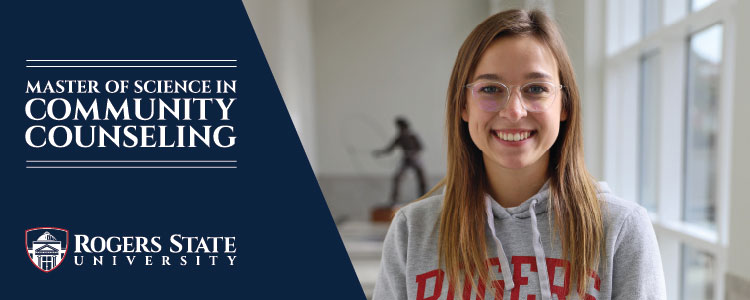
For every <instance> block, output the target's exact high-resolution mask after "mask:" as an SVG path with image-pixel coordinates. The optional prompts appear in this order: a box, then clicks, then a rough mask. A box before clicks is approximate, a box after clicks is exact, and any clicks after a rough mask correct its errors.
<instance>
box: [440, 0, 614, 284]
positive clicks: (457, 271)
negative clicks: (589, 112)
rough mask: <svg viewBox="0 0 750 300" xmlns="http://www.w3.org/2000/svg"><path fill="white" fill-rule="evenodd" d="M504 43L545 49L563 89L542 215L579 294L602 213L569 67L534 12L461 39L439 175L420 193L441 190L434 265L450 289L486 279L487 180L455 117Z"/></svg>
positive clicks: (496, 18)
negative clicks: (480, 69) (488, 54)
mask: <svg viewBox="0 0 750 300" xmlns="http://www.w3.org/2000/svg"><path fill="white" fill-rule="evenodd" d="M508 36H530V37H534V38H536V39H538V40H539V41H540V42H541V43H542V44H544V45H546V46H547V47H548V48H549V50H550V51H551V53H552V54H553V56H554V57H555V59H556V61H557V66H558V70H559V77H560V84H562V85H563V86H565V88H564V89H563V90H562V91H563V93H562V103H563V104H562V105H563V107H562V109H563V111H565V112H566V113H567V119H566V120H565V121H563V122H561V124H560V133H559V135H558V137H557V139H556V140H555V143H554V144H553V145H552V147H551V148H550V150H549V151H550V160H549V166H548V170H547V174H548V176H549V178H550V180H549V188H550V201H549V202H548V205H549V207H548V211H550V212H552V213H553V214H554V215H553V216H554V219H555V222H554V225H555V230H554V232H555V233H557V234H559V236H560V242H561V243H562V253H563V258H567V259H568V260H569V261H570V271H571V273H570V274H571V275H572V278H571V279H573V281H572V282H573V283H575V284H576V286H577V287H578V291H579V293H582V292H583V291H586V288H587V286H588V281H589V280H588V278H589V276H590V274H591V273H590V272H591V271H594V270H597V268H598V265H599V259H600V252H601V249H602V248H601V244H602V240H603V234H604V233H603V227H604V225H603V221H602V210H601V207H600V203H599V199H598V198H597V190H596V187H595V184H594V180H593V178H592V177H591V175H590V174H589V173H588V170H587V169H586V166H585V164H584V160H583V140H582V137H581V113H580V96H579V94H578V85H577V84H576V80H575V76H574V73H573V67H572V65H571V62H570V58H569V57H568V53H567V51H566V49H565V45H564V43H563V40H562V37H561V36H560V33H559V31H558V29H557V25H556V24H555V23H554V22H553V21H552V20H550V18H548V17H547V16H546V15H545V14H544V13H543V12H541V11H537V10H532V11H524V10H508V11H504V12H501V13H498V14H495V15H493V16H491V17H489V18H488V19H487V20H485V21H484V22H482V23H481V24H479V25H478V26H477V27H476V28H475V29H474V30H473V31H472V32H471V33H470V34H469V36H468V37H467V38H466V40H465V41H464V43H463V45H462V46H461V48H460V50H459V52H458V56H457V57H456V63H455V65H454V66H453V72H452V73H451V78H450V84H449V86H448V95H447V101H446V134H447V141H448V169H447V174H446V176H445V178H444V179H443V180H441V182H440V183H439V184H438V185H437V186H435V187H434V188H433V189H432V190H431V191H430V192H429V193H428V194H430V193H432V192H434V191H435V190H437V189H438V188H440V187H442V186H445V188H446V190H445V194H444V199H443V204H442V211H441V214H440V231H439V232H440V237H439V244H438V249H439V250H438V253H439V257H438V261H439V263H440V264H441V265H442V264H444V265H445V267H446V272H447V274H448V279H449V282H451V284H454V283H460V282H461V280H460V279H461V278H463V277H464V276H467V278H472V279H471V280H470V281H471V285H472V286H474V287H475V288H476V285H475V284H474V280H473V278H474V275H477V276H478V279H479V282H485V283H487V282H491V281H490V278H491V277H493V275H491V274H490V272H489V270H488V268H487V266H486V259H487V251H486V247H487V242H486V240H485V229H486V226H487V225H486V224H487V219H486V215H485V207H484V205H485V204H484V201H483V199H484V193H485V192H486V191H487V180H486V177H487V176H486V174H485V169H484V163H483V158H482V152H481V151H480V150H479V149H478V148H477V147H476V146H475V145H474V143H473V142H472V140H471V136H470V135H469V130H468V125H467V123H466V122H464V121H463V120H462V119H461V112H462V110H463V109H464V108H465V107H466V105H467V103H466V89H465V88H464V87H465V86H466V84H468V83H469V82H468V81H469V80H470V76H471V75H472V74H473V72H474V70H475V68H476V65H477V63H478V62H479V59H480V57H481V55H482V53H483V52H484V50H485V49H486V48H487V47H488V46H489V44H490V43H492V42H493V41H495V40H497V39H498V38H502V37H508ZM553 240H554V239H553ZM503 272H508V271H506V270H503ZM500 293H502V291H500Z"/></svg>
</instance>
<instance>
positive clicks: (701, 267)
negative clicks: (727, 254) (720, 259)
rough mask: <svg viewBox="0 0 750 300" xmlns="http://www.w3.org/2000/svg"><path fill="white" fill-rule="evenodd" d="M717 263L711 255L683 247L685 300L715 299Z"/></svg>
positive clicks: (686, 246) (683, 294)
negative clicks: (714, 279)
mask: <svg viewBox="0 0 750 300" xmlns="http://www.w3.org/2000/svg"><path fill="white" fill-rule="evenodd" d="M715 275H716V274H715V261H714V257H713V255H711V254H708V253H706V252H703V251H699V250H697V249H695V248H693V247H690V246H688V245H682V298H681V299H683V300H693V299H695V300H699V299H700V300H711V299H714V281H713V278H714V277H715Z"/></svg>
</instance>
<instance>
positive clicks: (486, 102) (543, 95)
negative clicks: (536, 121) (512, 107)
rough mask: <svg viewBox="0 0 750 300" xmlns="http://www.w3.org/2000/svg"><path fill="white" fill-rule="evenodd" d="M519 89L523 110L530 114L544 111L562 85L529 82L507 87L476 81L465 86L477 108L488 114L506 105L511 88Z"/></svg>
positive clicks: (496, 83) (494, 82) (493, 82)
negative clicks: (474, 99)
mask: <svg viewBox="0 0 750 300" xmlns="http://www.w3.org/2000/svg"><path fill="white" fill-rule="evenodd" d="M514 87H520V90H519V94H520V95H521V100H522V101H521V103H522V104H523V108H524V109H526V110H527V111H531V112H541V111H545V110H547V109H548V108H549V107H550V104H552V102H555V98H557V91H558V90H560V89H562V88H563V85H560V84H554V83H551V82H529V83H526V84H524V85H511V86H507V85H505V84H502V83H500V82H496V81H477V82H474V83H470V84H467V85H466V88H469V89H471V94H472V96H473V97H474V98H476V99H477V100H479V107H480V108H481V109H482V110H484V111H488V112H498V111H501V110H503V109H504V108H505V106H507V105H508V99H510V94H511V92H512V90H511V89H512V88H514Z"/></svg>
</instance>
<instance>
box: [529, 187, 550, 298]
mask: <svg viewBox="0 0 750 300" xmlns="http://www.w3.org/2000/svg"><path fill="white" fill-rule="evenodd" d="M534 206H536V199H534V200H531V205H529V214H530V216H531V233H532V239H533V240H532V241H531V244H532V245H533V246H534V256H536V270H537V272H536V274H537V275H538V276H539V288H540V289H541V290H542V300H551V299H552V290H551V289H550V287H549V275H548V273H547V261H546V255H545V254H544V248H543V247H542V238H541V236H540V235H539V228H538V226H537V223H536V212H534Z"/></svg>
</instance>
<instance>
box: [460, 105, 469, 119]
mask: <svg viewBox="0 0 750 300" xmlns="http://www.w3.org/2000/svg"><path fill="white" fill-rule="evenodd" d="M461 119H463V120H464V122H466V123H469V110H468V109H466V106H464V107H463V108H461Z"/></svg>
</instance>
